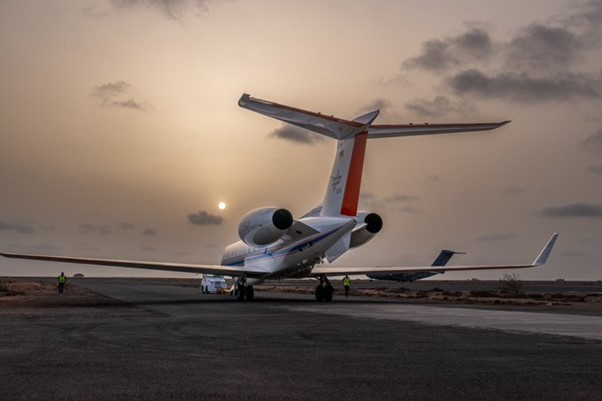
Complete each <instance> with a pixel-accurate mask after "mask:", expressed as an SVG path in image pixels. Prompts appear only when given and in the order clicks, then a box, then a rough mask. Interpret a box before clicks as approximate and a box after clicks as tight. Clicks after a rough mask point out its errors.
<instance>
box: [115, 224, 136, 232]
mask: <svg viewBox="0 0 602 401" xmlns="http://www.w3.org/2000/svg"><path fill="white" fill-rule="evenodd" d="M119 228H120V229H121V230H124V231H126V230H132V229H134V225H133V224H132V223H119Z"/></svg>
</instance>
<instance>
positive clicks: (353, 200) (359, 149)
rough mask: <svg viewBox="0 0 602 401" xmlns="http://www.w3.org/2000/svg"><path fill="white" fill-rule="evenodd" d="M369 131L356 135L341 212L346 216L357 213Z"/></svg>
mask: <svg viewBox="0 0 602 401" xmlns="http://www.w3.org/2000/svg"><path fill="white" fill-rule="evenodd" d="M367 141H368V133H367V132H362V133H361V134H357V135H356V136H355V140H354V143H353V152H352V153H351V163H350V165H349V175H348V176H347V185H346V186H345V195H344V197H343V204H342V206H341V214H342V215H345V216H356V215H357V204H358V201H359V197H360V185H361V183H362V170H363V168H364V155H365V154H366V142H367Z"/></svg>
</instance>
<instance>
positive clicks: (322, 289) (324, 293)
mask: <svg viewBox="0 0 602 401" xmlns="http://www.w3.org/2000/svg"><path fill="white" fill-rule="evenodd" d="M319 280H320V284H318V286H317V287H316V301H318V302H324V301H325V302H330V301H332V296H333V295H334V287H333V286H332V284H330V281H328V277H326V275H325V274H321V275H320V277H319Z"/></svg>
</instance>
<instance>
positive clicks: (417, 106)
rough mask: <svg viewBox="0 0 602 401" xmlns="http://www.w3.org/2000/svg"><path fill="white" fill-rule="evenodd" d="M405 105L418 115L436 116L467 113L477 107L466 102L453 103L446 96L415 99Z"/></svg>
mask: <svg viewBox="0 0 602 401" xmlns="http://www.w3.org/2000/svg"><path fill="white" fill-rule="evenodd" d="M404 107H405V108H406V110H408V111H410V112H412V113H414V114H415V115H416V116H418V117H426V118H436V117H443V116H446V115H447V114H450V113H458V114H461V115H464V114H466V112H467V111H469V110H474V109H475V107H474V106H471V105H468V104H467V103H465V104H453V103H452V101H451V100H449V98H447V97H446V96H437V97H435V98H434V99H433V100H424V99H415V100H412V101H410V102H407V103H406V104H405V105H404Z"/></svg>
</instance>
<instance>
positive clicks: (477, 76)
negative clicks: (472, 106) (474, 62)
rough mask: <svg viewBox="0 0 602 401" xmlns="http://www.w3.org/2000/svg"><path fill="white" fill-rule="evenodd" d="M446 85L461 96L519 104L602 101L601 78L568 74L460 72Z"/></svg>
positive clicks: (472, 70) (473, 70)
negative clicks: (506, 100) (548, 75)
mask: <svg viewBox="0 0 602 401" xmlns="http://www.w3.org/2000/svg"><path fill="white" fill-rule="evenodd" d="M446 84H447V85H448V87H449V88H451V89H452V90H453V92H455V93H456V94H458V95H474V96H476V97H480V98H488V99H491V98H498V99H509V100H513V101H517V102H532V101H548V100H570V99H574V98H584V99H600V98H602V79H601V78H600V77H599V76H592V75H586V74H571V73H566V74H562V75H559V76H556V77H553V78H545V77H542V78H536V77H533V76H530V75H528V74H525V73H520V74H517V73H513V72H510V73H501V74H496V75H487V74H485V73H483V72H481V71H479V70H477V69H469V70H464V71H460V72H459V73H457V74H455V75H453V76H451V77H450V78H448V79H447V81H446Z"/></svg>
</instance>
